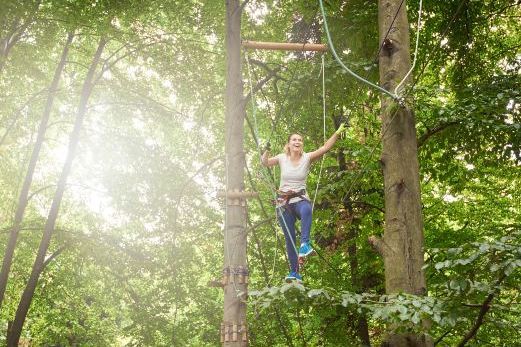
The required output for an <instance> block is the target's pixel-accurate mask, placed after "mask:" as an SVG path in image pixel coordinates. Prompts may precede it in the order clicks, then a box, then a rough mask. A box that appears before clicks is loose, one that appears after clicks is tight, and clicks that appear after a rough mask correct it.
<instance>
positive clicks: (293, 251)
mask: <svg viewBox="0 0 521 347" xmlns="http://www.w3.org/2000/svg"><path fill="white" fill-rule="evenodd" d="M345 129H346V128H345V125H344V124H341V125H340V127H339V128H338V129H337V131H335V133H334V134H333V135H332V136H331V137H330V138H329V140H327V141H326V143H324V145H323V146H322V147H320V148H319V149H317V150H315V151H313V152H309V153H305V152H304V142H303V139H302V136H301V135H300V134H291V135H290V136H289V138H288V143H287V144H286V145H285V146H284V153H281V154H279V155H277V156H275V157H271V158H269V154H268V149H267V150H266V151H264V153H263V154H262V157H261V161H262V165H264V166H267V167H272V166H275V165H280V186H279V191H278V192H277V193H278V195H277V218H278V220H279V224H280V226H281V227H282V230H283V231H284V236H285V238H286V250H287V252H288V258H289V263H290V273H289V275H288V276H286V282H291V281H294V280H296V281H302V277H301V276H300V274H299V273H298V257H306V256H308V255H310V254H312V253H313V248H312V247H311V245H310V244H309V237H310V232H311V212H312V210H311V209H312V208H311V202H310V200H309V196H308V194H307V193H306V180H307V177H308V173H309V167H310V166H311V163H312V162H314V161H315V160H317V159H319V158H320V157H322V156H323V155H324V154H326V153H327V152H328V151H329V150H330V149H331V148H333V145H334V144H335V142H336V140H337V139H338V137H339V136H340V134H341V133H342V132H344V131H345ZM297 219H300V221H301V235H300V241H301V243H300V248H299V249H298V256H297V243H296V235H295V223H296V221H297Z"/></svg>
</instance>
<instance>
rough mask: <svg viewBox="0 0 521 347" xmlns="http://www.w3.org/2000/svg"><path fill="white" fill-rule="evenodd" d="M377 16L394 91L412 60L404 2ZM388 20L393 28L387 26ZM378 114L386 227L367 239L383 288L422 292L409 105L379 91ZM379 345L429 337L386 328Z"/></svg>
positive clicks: (383, 69)
mask: <svg viewBox="0 0 521 347" xmlns="http://www.w3.org/2000/svg"><path fill="white" fill-rule="evenodd" d="M395 17H396V20H395V21H394V24H392V23H393V20H394V19H395ZM378 22H379V33H380V42H383V49H382V51H381V53H380V57H379V59H380V84H381V85H382V86H383V87H384V88H385V89H387V90H389V91H394V89H395V87H396V85H397V84H398V83H399V82H400V81H401V80H402V78H403V77H404V76H405V75H406V74H407V71H408V70H409V68H410V66H411V62H410V53H409V44H410V42H409V23H408V20H407V10H406V6H400V1H399V0H379V3H378ZM391 25H392V26H393V28H391V30H388V29H389V27H390V26H391ZM387 33H389V35H388V36H387V37H386V38H385V37H384V35H386V34H387ZM409 79H410V77H409ZM381 117H382V129H383V130H382V136H383V139H382V157H381V159H380V162H381V165H382V169H383V175H384V187H385V193H384V195H385V229H384V236H383V239H381V240H380V239H378V238H376V237H372V238H371V239H370V241H371V242H372V244H373V245H374V246H375V247H376V249H377V250H378V252H379V253H380V254H381V255H382V256H383V259H384V266H385V289H386V293H388V294H393V293H399V292H406V293H411V294H416V295H425V293H426V283H425V274H424V272H423V270H422V267H423V264H424V262H423V243H424V237H423V220H422V211H421V198H420V180H419V164H418V152H417V140H416V128H415V119H414V115H413V113H412V111H411V110H410V109H408V108H407V107H400V106H399V105H398V104H397V103H396V102H395V101H393V100H391V99H390V98H388V97H387V96H382V112H381ZM383 345H385V346H432V340H431V339H430V338H427V337H426V336H425V335H413V334H396V333H389V335H388V336H387V338H386V341H385V342H384V343H383Z"/></svg>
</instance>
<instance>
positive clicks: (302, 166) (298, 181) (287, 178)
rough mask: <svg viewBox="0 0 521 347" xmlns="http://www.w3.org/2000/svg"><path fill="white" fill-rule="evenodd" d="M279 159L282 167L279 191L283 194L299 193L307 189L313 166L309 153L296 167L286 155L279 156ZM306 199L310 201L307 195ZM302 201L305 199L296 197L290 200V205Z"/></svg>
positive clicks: (304, 154) (301, 158)
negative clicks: (310, 169)
mask: <svg viewBox="0 0 521 347" xmlns="http://www.w3.org/2000/svg"><path fill="white" fill-rule="evenodd" d="M277 158H278V160H279V166H280V185H279V190H280V191H282V192H289V191H294V192H298V191H300V190H303V189H306V180H307V178H308V174H309V167H310V166H311V160H310V158H309V153H303V154H302V157H300V161H299V163H298V164H297V165H294V164H293V163H292V162H291V160H290V158H289V156H288V155H286V153H281V154H279V155H277ZM304 197H305V198H306V199H308V200H309V196H308V195H307V193H306V194H305V195H304ZM300 200H303V199H302V198H300V197H295V198H292V199H290V200H289V201H288V203H290V204H292V203H294V202H297V201H300Z"/></svg>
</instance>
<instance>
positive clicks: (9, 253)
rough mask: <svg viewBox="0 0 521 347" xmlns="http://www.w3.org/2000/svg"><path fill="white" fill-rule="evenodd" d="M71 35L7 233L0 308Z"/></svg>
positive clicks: (58, 69) (56, 72)
mask: <svg viewBox="0 0 521 347" xmlns="http://www.w3.org/2000/svg"><path fill="white" fill-rule="evenodd" d="M73 37H74V34H73V33H69V34H68V35H67V41H66V42H65V46H64V48H63V52H62V55H61V59H60V62H59V64H58V66H57V67H56V70H55V72H54V78H53V80H52V82H51V85H50V87H49V94H48V96H47V103H46V104H45V109H44V111H43V115H42V119H41V120H40V125H39V127H38V134H37V136H36V142H35V144H34V148H33V152H32V154H31V159H30V160H29V166H28V168H27V173H26V175H25V179H24V182H23V185H22V190H21V192H20V196H19V197H18V205H17V208H16V212H15V217H14V221H13V226H12V228H11V231H10V234H9V240H8V241H7V246H6V250H5V254H4V258H3V261H2V270H0V308H1V307H2V302H3V299H4V294H5V290H6V287H7V280H8V277H9V271H10V270H11V264H12V261H13V255H14V250H15V247H16V241H17V239H18V234H19V233H20V228H21V226H22V220H23V216H24V213H25V208H26V207H27V203H28V195H29V189H30V187H31V183H32V180H33V175H34V170H35V167H36V163H37V162H38V157H39V156H40V151H41V148H42V144H43V141H44V140H45V132H46V130H47V123H48V122H49V117H50V114H51V110H52V105H53V102H54V97H55V93H56V90H57V89H58V85H59V82H60V77H61V74H62V72H63V68H64V67H65V61H66V59H67V55H68V54H69V47H70V45H71V43H72V39H73Z"/></svg>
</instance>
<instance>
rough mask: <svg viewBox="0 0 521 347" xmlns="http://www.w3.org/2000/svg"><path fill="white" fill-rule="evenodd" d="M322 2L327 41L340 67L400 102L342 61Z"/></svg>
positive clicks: (393, 95)
mask: <svg viewBox="0 0 521 347" xmlns="http://www.w3.org/2000/svg"><path fill="white" fill-rule="evenodd" d="M319 2H320V10H321V12H322V18H323V20H324V29H325V31H326V36H327V41H328V43H329V47H330V49H331V53H333V56H334V57H335V59H336V61H337V62H338V64H340V66H342V68H343V69H344V70H345V71H346V72H348V73H349V74H350V75H351V76H353V77H354V78H356V79H357V80H359V81H361V82H363V83H366V84H368V85H369V86H371V87H373V88H375V89H377V90H379V91H380V92H382V93H384V94H386V95H388V96H390V97H391V98H392V99H393V100H399V99H400V98H399V97H398V96H397V95H396V94H393V93H391V92H389V91H388V90H385V89H384V88H382V87H380V86H378V85H376V84H374V83H372V82H371V81H368V80H366V79H365V78H363V77H361V76H359V75H357V74H356V73H355V72H353V71H352V70H350V69H349V68H348V67H347V66H346V65H345V64H344V63H343V62H342V60H341V59H340V57H339V56H338V54H337V53H336V50H335V46H334V45H333V40H332V39H331V33H330V32H329V27H328V25H327V19H326V12H325V10H324V4H323V2H322V0H319Z"/></svg>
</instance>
